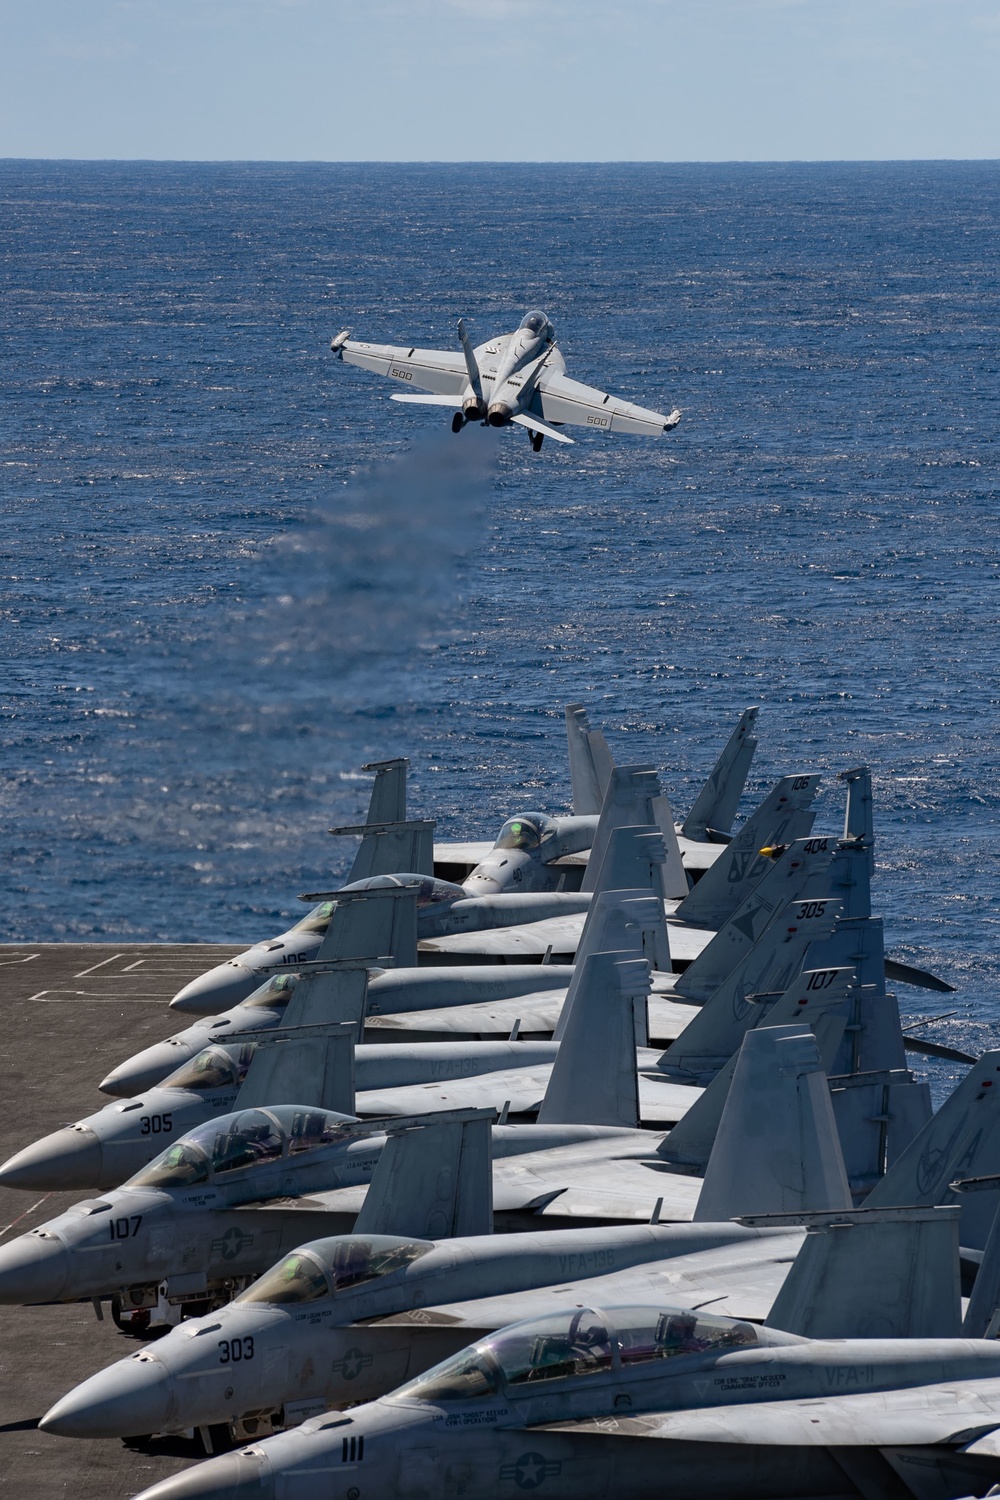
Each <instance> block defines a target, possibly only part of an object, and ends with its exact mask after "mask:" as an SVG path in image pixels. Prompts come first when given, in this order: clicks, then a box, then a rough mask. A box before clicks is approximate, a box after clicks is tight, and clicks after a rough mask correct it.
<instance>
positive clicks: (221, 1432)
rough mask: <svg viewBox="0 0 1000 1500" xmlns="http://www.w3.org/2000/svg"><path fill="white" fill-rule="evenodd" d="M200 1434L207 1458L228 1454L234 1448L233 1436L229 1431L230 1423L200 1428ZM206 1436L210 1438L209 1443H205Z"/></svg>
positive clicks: (211, 1424) (216, 1423)
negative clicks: (217, 1454)
mask: <svg viewBox="0 0 1000 1500" xmlns="http://www.w3.org/2000/svg"><path fill="white" fill-rule="evenodd" d="M198 1432H199V1435H200V1437H201V1445H202V1447H203V1448H204V1449H205V1453H206V1455H207V1456H211V1455H214V1454H216V1453H228V1452H229V1451H230V1450H231V1449H232V1448H233V1446H234V1444H233V1435H232V1433H231V1432H230V1430H229V1423H228V1422H212V1423H210V1424H209V1426H208V1427H200V1428H199V1429H198ZM206 1435H207V1437H208V1442H207V1443H206V1442H205V1437H206Z"/></svg>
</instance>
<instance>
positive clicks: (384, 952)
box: [316, 885, 417, 969]
mask: <svg viewBox="0 0 1000 1500" xmlns="http://www.w3.org/2000/svg"><path fill="white" fill-rule="evenodd" d="M331 894H332V897H333V911H332V913H331V916H330V925H329V927H328V928H327V929H326V932H325V933H324V934H323V941H322V943H321V944H320V946H319V950H318V952H317V954H316V960H317V961H318V962H323V963H326V962H329V961H331V960H334V961H339V960H341V959H368V960H369V962H370V963H372V964H374V963H375V962H376V961H378V962H379V963H385V962H388V963H391V964H393V965H395V967H397V968H405V969H412V968H415V967H416V962H417V888H416V886H415V885H410V886H405V885H397V886H385V887H383V888H381V889H375V890H369V891H340V892H336V891H335V892H332V893H331Z"/></svg>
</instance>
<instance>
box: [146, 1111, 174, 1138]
mask: <svg viewBox="0 0 1000 1500" xmlns="http://www.w3.org/2000/svg"><path fill="white" fill-rule="evenodd" d="M173 1128H174V1122H173V1120H172V1118H171V1117H170V1115H140V1117H139V1134H140V1135H160V1134H163V1135H169V1134H170V1132H171V1130H173Z"/></svg>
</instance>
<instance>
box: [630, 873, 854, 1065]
mask: <svg viewBox="0 0 1000 1500" xmlns="http://www.w3.org/2000/svg"><path fill="white" fill-rule="evenodd" d="M839 910H840V902H839V901H821V900H813V901H790V902H789V903H788V905H787V906H786V907H784V908H783V909H782V910H780V911H777V912H775V914H774V916H773V917H772V918H771V921H770V922H769V923H768V924H767V926H766V927H765V928H764V931H763V932H762V933H761V935H760V937H759V938H758V939H757V942H756V943H755V944H754V946H753V947H752V948H751V950H750V952H749V953H748V954H747V955H746V957H745V958H744V959H743V961H742V963H740V964H738V965H737V967H736V968H735V969H734V970H733V972H732V974H730V976H729V978H728V979H726V980H725V982H724V983H723V984H721V985H720V986H719V988H718V989H717V990H716V992H715V994H714V995H713V996H712V998H711V1000H709V1001H708V1002H707V1003H706V1004H705V1005H703V1006H702V1008H701V1010H699V1011H697V1012H696V1013H695V1015H694V1016H693V1017H692V1019H691V1020H690V1021H689V1022H688V1024H687V1025H686V1026H685V1027H684V1030H683V1031H682V1032H681V1034H680V1036H678V1038H677V1039H676V1041H673V1042H671V1043H670V1046H669V1047H668V1048H667V1049H666V1051H665V1052H664V1053H663V1054H662V1055H661V1057H660V1060H659V1062H660V1066H661V1067H662V1068H664V1069H665V1070H667V1071H668V1072H670V1073H672V1074H682V1075H687V1077H688V1078H689V1079H690V1080H691V1081H692V1082H698V1081H701V1082H704V1081H705V1080H706V1079H708V1078H711V1077H712V1076H713V1075H714V1074H715V1073H716V1072H718V1070H719V1068H721V1067H722V1066H723V1065H724V1064H725V1063H726V1061H727V1059H728V1058H730V1057H732V1056H733V1054H734V1053H735V1052H736V1051H737V1049H738V1048H739V1045H740V1042H741V1041H742V1040H743V1037H744V1035H745V1034H746V1032H748V1031H749V1030H750V1029H751V1028H752V1027H757V1026H762V1025H770V1024H771V1022H770V1019H769V1012H770V1010H771V1008H772V1006H773V1004H774V1001H775V999H776V997H777V996H779V995H783V994H784V993H785V992H786V991H787V990H788V988H789V986H790V985H791V984H792V982H793V981H794V980H795V979H796V978H797V976H798V975H799V974H800V973H801V970H802V966H803V964H804V962H805V960H806V955H807V953H808V951H809V949H810V947H811V946H812V944H813V943H815V942H816V941H817V939H819V938H825V937H826V936H827V934H828V933H830V932H831V931H832V930H833V927H834V924H835V923H836V921H837V915H838V912H839ZM826 972H836V971H835V970H834V969H833V967H832V966H831V968H830V969H828V970H827V971H826Z"/></svg>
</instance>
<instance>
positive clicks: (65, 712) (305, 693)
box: [0, 162, 1000, 1048]
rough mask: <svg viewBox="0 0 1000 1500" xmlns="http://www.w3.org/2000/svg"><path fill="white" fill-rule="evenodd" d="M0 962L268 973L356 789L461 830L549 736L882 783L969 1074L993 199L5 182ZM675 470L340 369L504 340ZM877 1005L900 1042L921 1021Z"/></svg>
mask: <svg viewBox="0 0 1000 1500" xmlns="http://www.w3.org/2000/svg"><path fill="white" fill-rule="evenodd" d="M0 206H2V207H0V257H2V261H0V268H2V269H0V274H2V279H3V297H2V303H0V317H2V319H3V335H4V337H3V345H2V382H3V404H2V412H0V436H2V455H0V463H2V466H3V467H2V489H0V505H2V518H3V534H2V554H3V561H2V575H3V590H2V593H3V597H2V627H0V628H2V643H3V655H4V662H5V672H4V681H3V715H4V732H5V734H4V738H5V749H4V754H3V762H2V829H3V844H4V856H3V868H4V880H3V887H4V889H3V896H2V901H3V919H4V920H3V936H4V937H5V938H6V939H8V940H10V939H18V940H20V939H26V940H41V939H58V938H63V937H66V938H69V937H74V938H91V939H109V940H110V939H115V938H172V939H195V938H199V939H201V938H204V939H211V938H219V939H223V938H225V939H242V938H246V939H252V938H257V937H261V936H265V935H267V934H268V933H269V932H271V931H272V930H275V929H276V928H277V927H280V926H281V925H282V924H283V923H284V921H285V918H286V917H287V916H288V915H289V914H291V913H292V912H293V911H295V910H296V906H297V903H296V901H295V896H296V893H297V892H298V891H300V890H309V889H315V888H316V886H317V882H318V881H319V882H322V881H324V880H325V879H326V878H327V877H329V876H332V875H334V874H336V873H337V872H338V871H340V870H342V869H343V868H344V865H345V862H346V858H347V854H346V851H344V850H342V849H341V848H340V847H339V846H338V845H335V843H334V841H333V840H331V839H330V838H329V837H328V836H327V834H326V833H325V831H324V830H325V829H326V828H327V827H328V826H329V825H330V824H332V823H334V822H336V821H344V820H353V819H354V818H356V817H357V816H358V814H359V813H360V811H361V809H362V807H363V804H364V799H365V785H364V782H363V781H361V780H358V779H357V775H356V768H357V766H358V765H359V764H360V763H361V762H362V761H364V760H366V759H371V758H380V757H383V756H388V755H392V754H400V753H402V754H406V755H408V756H410V758H411V761H412V773H411V788H412V796H411V805H412V808H413V811H414V814H415V815H420V814H423V815H430V816H434V817H436V818H437V819H438V826H439V830H440V832H441V833H442V834H443V835H445V836H448V835H451V836H456V835H461V834H470V835H487V834H491V833H492V832H494V831H495V829H496V828H497V827H498V825H499V823H500V822H501V821H502V819H503V818H504V817H505V816H506V815H507V814H508V813H509V812H511V811H513V810H516V809H517V808H518V807H523V806H524V805H529V806H532V807H534V806H541V807H544V808H548V809H552V810H556V809H559V808H561V807H564V806H565V805H566V801H567V796H568V788H567V776H566V768H565V754H564V749H563V741H562V727H561V710H562V705H563V704H564V703H565V702H567V701H570V700H573V699H581V700H583V701H585V702H586V703H587V704H588V705H589V707H590V710H591V718H592V721H593V722H595V723H599V724H602V725H603V726H604V727H605V728H606V731H607V734H608V738H609V740H610V741H611V743H612V746H613V748H614V750H615V752H616V754H617V755H618V757H619V759H621V760H628V759H632V760H646V759H649V760H652V761H655V762H656V763H657V764H658V765H660V766H662V767H663V769H664V773H665V783H666V785H667V787H668V789H669V792H670V795H671V797H672V799H673V802H674V805H675V808H676V809H677V810H678V811H684V810H686V808H687V806H688V804H689V802H690V799H691V797H692V796H693V794H694V790H695V789H696V787H697V786H698V784H699V781H700V778H701V776H702V775H703V773H704V771H705V769H706V768H707V766H708V765H709V764H710V761H711V759H712V757H713V755H714V753H715V750H716V748H717V747H718V745H719V744H720V743H721V741H722V740H723V738H724V737H725V735H726V733H727V732H728V727H729V725H730V723H731V722H732V721H733V720H734V719H735V716H736V714H737V713H738V712H739V710H740V709H742V708H743V707H744V706H746V705H747V704H748V703H753V702H759V703H761V704H762V705H763V712H762V715H761V720H760V731H761V739H762V743H761V748H760V750H759V751H758V758H757V762H756V764H755V767H754V773H753V779H752V788H753V789H754V790H756V791H757V792H760V791H762V790H764V789H765V788H766V787H767V785H769V784H770V783H771V782H772V781H773V780H774V779H775V778H776V777H777V776H778V775H779V774H781V773H784V772H787V771H796V770H801V769H809V768H812V767H814V766H815V767H818V768H820V769H822V770H823V771H824V772H825V773H827V776H828V778H829V780H828V782H827V789H826V792H825V795H824V797H823V800H822V802H821V815H820V826H822V827H824V828H827V829H831V830H832V829H835V828H836V827H837V826H838V824H839V821H840V819H841V816H842V804H841V798H840V795H839V792H838V789H837V786H836V783H835V780H834V777H835V773H836V772H837V770H839V769H842V768H844V767H847V766H851V765H855V764H858V763H861V762H868V763H869V764H870V765H871V766H872V768H873V772H874V776H875V785H876V794H877V820H878V821H877V828H878V835H879V847H878V853H879V876H878V887H877V893H876V896H877V905H878V907H879V908H880V909H881V910H882V911H883V912H884V914H885V917H886V925H887V937H888V942H889V946H890V948H891V950H892V951H893V952H894V953H895V954H897V955H898V956H900V957H902V958H906V959H909V960H911V961H914V962H917V963H921V964H925V965H928V966H930V967H932V968H934V969H935V970H937V971H938V972H940V973H942V974H943V975H945V976H947V977H948V978H950V979H951V980H952V981H953V982H955V983H956V984H958V986H959V993H958V995H957V996H956V997H955V1002H954V1003H955V1006H956V1007H957V1008H958V1010H959V1017H958V1018H957V1019H956V1020H955V1021H952V1022H947V1023H942V1024H941V1025H940V1026H938V1027H936V1028H933V1029H932V1031H931V1032H930V1033H929V1034H932V1035H935V1036H938V1037H940V1038H941V1039H950V1040H952V1041H957V1042H958V1043H959V1044H960V1045H961V1044H962V1043H963V1041H964V1043H965V1044H966V1045H969V1046H972V1047H973V1048H975V1047H977V1046H981V1045H985V1044H986V1042H987V1041H988V1040H990V1039H992V1038H993V1037H995V1036H996V1035H997V1031H998V1027H997V1020H998V1018H1000V1012H998V1008H997V1005H996V1000H995V996H996V993H997V984H996V970H997V944H998V937H1000V911H998V905H997V877H998V859H997V851H996V829H997V818H998V807H1000V786H998V778H997V771H996V768H997V759H998V735H1000V702H998V700H1000V675H998V670H997V638H998V610H1000V547H998V535H997V511H998V445H997V431H998V418H1000V402H998V379H997V371H998V351H997V341H998V332H997V330H998V328H1000V278H998V272H1000V166H998V165H997V164H989V163H970V164H947V163H934V164H903V165H829V166H811V165H805V166H800V165H793V166H633V167H630V166H596V167H587V166H570V167H566V166H524V167H520V166H475V167H452V166H443V167H437V166H435V167H427V166H404V167H389V166H315V165H308V166H280V165H279V166H275V165H262V166H258V165H245V164H244V165H228V166H204V165H197V166H186V165H169V164H168V165H164V164H152V165H150V164H133V163H129V164H121V165H114V164H112V165H106V164H78V163H63V164H60V163H55V164H53V163H30V162H24V163H22V162H8V163H4V164H0ZM534 304H539V305H541V306H543V307H544V308H545V309H546V310H547V311H548V312H549V314H550V316H551V317H552V318H553V321H554V322H555V324H556V328H557V331H558V333H559V336H560V343H561V345H562V347H563V350H564V352H565V355H566V358H567V361H568V363H569V366H570V373H571V374H573V375H575V376H577V377H578V378H581V379H584V380H587V381H592V382H594V383H597V384H600V385H602V386H604V387H605V388H607V389H610V390H612V391H614V392H616V393H620V394H622V395H624V396H626V397H628V398H631V399H633V400H636V401H638V402H640V403H642V404H643V405H646V406H651V407H654V408H657V409H660V410H664V411H666V410H669V408H670V407H671V406H672V405H673V404H677V405H679V406H681V407H682V408H683V409H684V420H683V423H682V425H681V427H680V428H679V429H678V430H677V432H676V433H675V434H673V435H672V436H670V437H668V438H663V439H661V440H660V441H659V442H650V441H646V440H643V439H638V438H618V439H612V438H602V437H600V436H599V435H597V434H592V433H588V432H584V433H582V434H581V436H580V441H579V443H578V444H577V446H575V447H572V448H569V447H566V448H554V445H551V444H547V445H546V447H545V450H544V451H543V453H542V454H541V455H539V456H538V457H535V456H533V455H532V454H531V452H530V449H529V445H528V442H527V438H526V435H525V434H524V433H523V432H520V431H517V432H501V433H493V432H483V431H481V430H479V429H475V430H471V431H467V432H465V433H463V434H462V435H461V436H460V437H458V438H453V437H452V436H451V434H450V433H449V432H448V431H447V415H446V414H443V413H434V412H433V411H431V412H427V411H423V412H421V411H419V410H417V409H413V408H410V409H407V408H405V407H400V406H399V405H397V404H395V403H391V402H390V401H389V400H388V394H389V391H388V389H387V387H386V384H385V383H384V382H380V381H378V380H377V379H376V378H375V377H372V376H367V375H365V374H363V373H362V372H359V371H356V370H351V369H347V368H344V367H342V366H340V365H338V364H336V363H335V362H334V361H333V359H332V358H331V356H330V355H329V353H328V350H327V343H328V340H329V337H330V334H331V333H332V332H335V331H336V330H337V329H339V328H341V327H342V326H351V327H353V329H354V330H355V333H356V335H357V336H359V337H365V338H371V339H375V340H384V341H398V342H403V343H427V344H430V345H437V346H450V345H452V344H453V343H454V341H455V331H454V329H455V321H456V319H457V317H458V316H459V315H460V314H464V315H465V316H466V317H467V318H468V319H469V320H470V327H471V329H472V332H473V333H474V334H475V335H476V336H477V338H483V337H485V336H486V335H487V334H488V333H490V332H493V331H497V330H503V329H506V328H509V327H511V326H513V323H514V322H516V321H517V320H518V318H519V316H520V314H521V313H522V311H523V310H524V309H525V308H526V307H528V306H531V305H534ZM942 998H943V997H931V996H927V995H923V994H921V993H918V992H915V991H903V992H902V1001H903V1009H904V1012H906V1013H907V1014H913V1015H917V1014H922V1015H927V1014H935V1013H936V1012H937V1011H940V1010H943V1009H946V1008H949V1007H948V1006H947V1005H942V1004H941V999H942Z"/></svg>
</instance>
